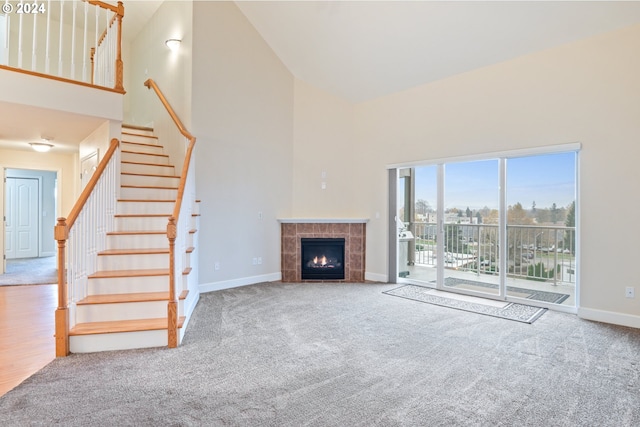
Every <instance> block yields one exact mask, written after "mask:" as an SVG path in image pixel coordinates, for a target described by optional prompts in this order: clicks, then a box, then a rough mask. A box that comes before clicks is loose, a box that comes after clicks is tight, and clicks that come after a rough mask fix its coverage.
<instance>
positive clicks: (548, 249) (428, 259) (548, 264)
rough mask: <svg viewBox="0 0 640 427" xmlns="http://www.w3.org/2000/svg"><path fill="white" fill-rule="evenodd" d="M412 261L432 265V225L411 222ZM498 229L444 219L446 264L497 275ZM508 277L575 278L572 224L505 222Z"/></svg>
mask: <svg viewBox="0 0 640 427" xmlns="http://www.w3.org/2000/svg"><path fill="white" fill-rule="evenodd" d="M411 228H412V231H413V234H414V236H415V251H413V252H412V253H413V255H414V258H413V259H410V260H409V261H410V262H413V263H415V264H416V265H430V266H435V265H437V248H438V246H437V245H438V242H437V225H436V224H435V223H426V222H415V223H411ZM498 231H499V228H498V226H497V225H493V224H444V242H443V244H444V260H443V262H444V266H445V268H450V269H456V270H463V271H471V272H477V273H478V274H490V275H497V274H499V265H500V263H499V259H500V250H499V240H498ZM506 241H507V245H508V249H507V252H506V253H507V262H506V266H507V269H508V271H507V276H508V277H515V278H522V279H528V280H536V281H544V282H551V283H554V284H559V283H563V284H574V283H575V277H576V276H575V270H576V264H575V241H576V240H575V227H564V226H533V225H507V240H506Z"/></svg>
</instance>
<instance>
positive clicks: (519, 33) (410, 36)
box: [236, 1, 640, 102]
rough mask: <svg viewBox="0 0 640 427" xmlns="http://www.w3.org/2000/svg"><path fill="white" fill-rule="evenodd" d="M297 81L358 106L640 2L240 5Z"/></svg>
mask: <svg viewBox="0 0 640 427" xmlns="http://www.w3.org/2000/svg"><path fill="white" fill-rule="evenodd" d="M236 3H237V5H238V7H239V8H240V10H241V11H242V12H243V13H244V14H245V16H246V17H247V18H248V19H249V21H250V22H251V23H252V24H253V26H254V27H255V28H256V29H257V30H258V32H259V33H260V34H261V35H262V37H263V38H264V39H265V40H266V42H267V43H268V44H269V45H270V46H271V48H272V49H273V50H274V52H275V53H276V54H277V55H278V57H279V58H280V59H281V60H282V62H283V63H284V64H285V65H286V66H287V67H288V68H289V70H290V71H291V72H292V73H293V74H294V75H295V76H296V77H297V78H299V79H301V80H304V81H306V82H308V83H310V84H312V85H314V86H316V87H318V88H321V89H325V90H327V91H329V92H332V93H334V94H336V95H338V96H341V97H343V98H345V99H348V100H350V101H353V102H361V101H366V100H370V99H373V98H377V97H380V96H384V95H387V94H390V93H393V92H397V91H401V90H405V89H408V88H410V87H414V86H418V85H421V84H425V83H429V82H433V81H436V80H439V79H443V78H446V77H449V76H452V75H455V74H460V73H464V72H467V71H470V70H473V69H477V68H480V67H485V66H488V65H491V64H496V63H499V62H502V61H506V60H509V59H512V58H515V57H518V56H521V55H526V54H529V53H532V52H535V51H539V50H543V49H548V48H551V47H554V46H558V45H561V44H565V43H569V42H572V41H575V40H579V39H582V38H586V37H590V36H593V35H596V34H599V33H603V32H607V31H612V30H615V29H618V28H622V27H625V26H629V25H633V24H636V23H639V22H640V2H612V1H601V2H598V1H564V2H559V1H533V2H527V1H493V2H487V1H292V2H287V1H283V2H268V1H266V2H263V1H256V2H245V1H239V2H236Z"/></svg>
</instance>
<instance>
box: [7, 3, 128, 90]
mask: <svg viewBox="0 0 640 427" xmlns="http://www.w3.org/2000/svg"><path fill="white" fill-rule="evenodd" d="M0 5H1V7H2V12H1V13H0V66H4V67H9V68H11V69H15V70H20V71H25V72H30V73H36V74H39V75H42V76H45V77H53V78H58V79H63V80H70V81H74V82H81V83H85V84H89V85H93V86H99V87H104V88H109V89H113V90H115V91H117V92H121V93H124V87H123V64H122V18H123V17H124V6H123V5H122V2H118V4H117V6H114V5H111V4H108V3H105V2H101V1H95V0H39V1H30V0H28V1H25V0H18V1H9V0H0Z"/></svg>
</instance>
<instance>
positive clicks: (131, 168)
mask: <svg viewBox="0 0 640 427" xmlns="http://www.w3.org/2000/svg"><path fill="white" fill-rule="evenodd" d="M120 171H121V172H123V173H137V174H144V175H167V176H175V174H176V171H175V168H174V167H173V166H171V165H156V164H152V165H147V164H140V163H122V165H121V166H120Z"/></svg>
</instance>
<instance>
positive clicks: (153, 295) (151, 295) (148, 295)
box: [77, 292, 169, 305]
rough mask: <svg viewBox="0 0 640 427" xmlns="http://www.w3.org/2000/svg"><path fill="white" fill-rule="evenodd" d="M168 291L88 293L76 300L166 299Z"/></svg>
mask: <svg viewBox="0 0 640 427" xmlns="http://www.w3.org/2000/svg"><path fill="white" fill-rule="evenodd" d="M168 300H169V292H136V293H129V294H100V295H89V296H87V297H86V298H84V299H82V300H80V301H78V302H77V304H78V305H88V304H114V303H122V302H148V301H168Z"/></svg>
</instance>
